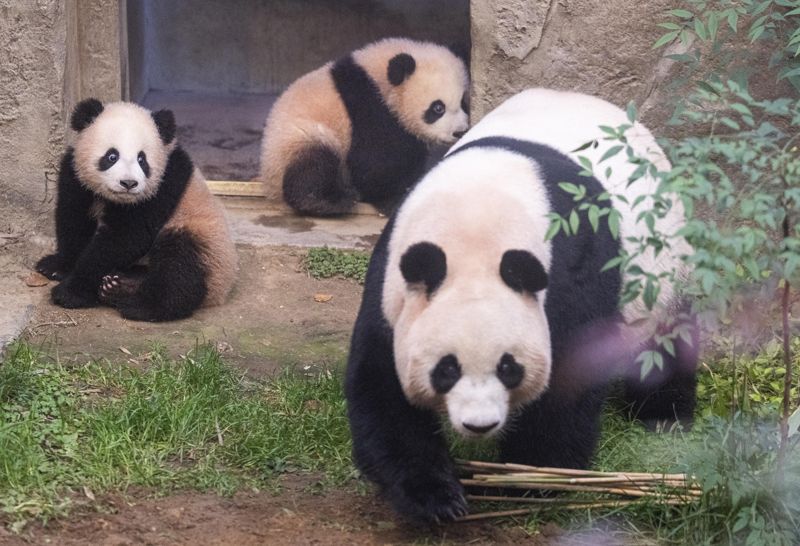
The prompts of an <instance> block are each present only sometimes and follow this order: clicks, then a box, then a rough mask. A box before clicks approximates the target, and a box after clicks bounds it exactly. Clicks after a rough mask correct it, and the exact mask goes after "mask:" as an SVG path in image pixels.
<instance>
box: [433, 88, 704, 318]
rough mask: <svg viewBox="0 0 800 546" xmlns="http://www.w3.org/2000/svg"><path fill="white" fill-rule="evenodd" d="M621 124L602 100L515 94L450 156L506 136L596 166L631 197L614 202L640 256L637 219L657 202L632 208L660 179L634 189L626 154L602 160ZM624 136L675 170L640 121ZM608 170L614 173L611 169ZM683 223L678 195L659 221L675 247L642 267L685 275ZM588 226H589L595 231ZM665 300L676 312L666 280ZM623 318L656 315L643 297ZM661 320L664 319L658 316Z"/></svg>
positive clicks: (647, 258)
mask: <svg viewBox="0 0 800 546" xmlns="http://www.w3.org/2000/svg"><path fill="white" fill-rule="evenodd" d="M622 125H630V121H629V120H628V117H627V114H626V112H624V111H623V110H622V109H620V108H618V107H617V106H615V105H613V104H611V103H610V102H608V101H605V100H603V99H601V98H598V97H593V96H591V95H585V94H582V93H576V92H570V91H558V90H555V89H543V88H535V89H528V90H526V91H522V92H521V93H518V94H517V95H514V96H513V97H511V98H510V99H508V100H507V101H505V102H504V103H503V104H501V105H500V106H498V107H497V108H496V109H495V110H493V111H492V112H490V113H489V114H488V115H486V116H485V117H484V118H483V119H482V120H481V121H480V122H478V123H477V124H476V125H475V126H474V127H473V128H472V129H470V131H469V132H468V133H467V134H466V135H465V136H464V137H463V138H462V139H460V140H459V141H458V142H457V143H456V144H455V145H454V146H453V147H452V148H451V149H450V152H449V153H453V152H455V151H456V150H458V149H459V148H461V147H463V146H465V145H467V144H468V143H470V142H473V141H476V140H479V139H482V138H486V137H496V136H505V137H510V138H516V139H519V140H523V141H529V142H536V143H540V144H544V145H546V146H549V147H551V148H554V149H555V150H558V151H559V152H561V153H563V154H565V155H566V156H568V157H570V158H571V159H573V160H574V161H576V162H578V161H579V159H578V158H579V157H586V158H588V159H589V160H590V161H591V162H592V165H593V166H594V171H595V172H594V177H595V178H596V179H597V180H598V181H599V182H600V183H601V184H602V185H603V187H604V188H606V189H607V190H608V191H609V192H611V194H612V196H615V195H619V194H624V195H625V197H626V200H627V201H628V203H627V204H626V203H625V202H623V201H620V200H619V199H618V198H616V197H612V203H613V206H614V208H615V209H617V210H619V211H620V212H621V214H622V220H621V223H620V237H621V240H622V245H623V247H624V248H625V249H626V250H627V251H628V252H631V253H634V252H636V250H637V249H636V246H637V245H635V244H634V243H632V242H631V241H629V240H628V239H627V238H628V237H631V236H633V237H641V236H646V235H647V234H648V233H647V226H646V224H645V223H644V221H637V218H638V216H639V214H640V213H641V212H642V211H644V210H647V208H649V207H650V206H651V203H652V200H651V199H649V198H647V199H645V200H644V201H642V202H641V203H640V204H639V205H638V206H637V207H636V208H635V209H632V208H631V205H633V203H634V202H635V201H636V198H637V197H639V196H640V195H652V194H654V193H655V192H656V189H657V187H658V181H657V180H656V179H654V178H652V177H650V176H644V177H642V178H640V179H638V180H637V181H636V182H634V183H633V184H632V185H630V187H628V180H629V178H630V176H631V175H632V174H633V173H634V171H635V170H636V165H634V164H633V163H631V162H630V161H629V160H628V156H627V154H626V153H625V151H624V150H623V151H620V152H619V153H617V154H616V155H614V156H613V157H610V158H608V159H606V160H605V161H603V162H602V163H600V160H601V158H602V157H603V155H604V154H605V153H606V152H607V151H608V150H609V148H611V147H612V146H616V145H619V144H620V142H619V141H617V140H605V138H606V137H608V135H607V134H606V133H605V132H603V130H602V129H601V128H600V127H601V126H606V127H612V128H617V127H620V126H622ZM625 137H626V139H627V143H628V144H629V145H630V146H631V148H633V150H634V152H635V154H636V155H637V156H638V157H642V158H646V159H647V160H649V161H651V162H653V164H655V165H656V167H658V169H659V171H667V170H669V169H670V163H669V160H668V159H667V157H666V155H665V154H664V151H663V150H662V149H661V147H660V146H659V145H658V143H657V142H656V139H655V137H654V136H653V134H652V133H651V132H650V131H649V130H648V129H647V128H646V127H645V126H643V125H642V124H641V123H638V122H636V123H634V124H633V126H632V127H631V128H629V129H628V130H627V131H626V132H625ZM592 140H596V141H597V146H596V147H593V146H590V147H588V148H585V149H582V150H580V151H576V150H577V149H578V148H580V147H581V146H582V145H584V144H586V143H587V142H589V141H592ZM609 168H610V171H609V170H607V169H609ZM609 175H610V176H609ZM684 220H685V214H684V208H683V204H682V202H681V201H680V199H679V198H677V196H674V195H673V196H672V209H671V210H670V211H669V213H668V214H667V216H666V217H664V218H661V219H658V220H657V221H656V224H655V230H656V232H657V233H659V234H661V235H663V236H666V237H668V239H669V241H670V245H671V248H669V249H665V250H663V251H662V252H661V253H660V254H659V255H658V256H655V255H654V253H653V252H652V251H651V250H649V251H647V252H645V253H643V254H642V255H641V256H639V257H638V258H637V259H636V260H635V263H637V264H638V265H639V266H640V267H641V268H642V269H643V270H644V271H647V272H653V273H656V274H659V273H662V272H673V271H674V272H676V277H677V278H679V279H680V278H683V277H685V276H686V274H687V272H686V265H685V263H684V261H683V259H682V256H685V255H688V254H689V252H690V251H691V249H690V247H689V245H688V243H687V242H686V241H685V240H684V239H683V238H682V237H677V236H675V234H676V232H677V231H678V230H679V229H680V228H681V226H682V225H683V222H684ZM584 228H585V229H588V226H584ZM659 302H660V303H661V304H662V305H664V306H667V307H671V306H672V304H673V303H674V290H673V286H672V284H671V283H669V282H664V283H662V285H661V293H660V295H659ZM624 313H625V317H626V320H627V322H629V323H633V322H637V323H640V324H641V320H640V319H643V318H650V317H653V314H652V313H650V312H649V311H648V310H647V309H646V307H645V305H644V302H643V300H642V298H638V299H637V300H635V301H634V302H631V303H630V304H629V305H627V306H626V307H625V309H624ZM656 316H658V317H659V318H663V316H659V315H658V314H657V315H656ZM652 326H653V324H650V325H649V326H645V325H644V324H642V327H644V328H646V329H647V330H650V329H651V328H652Z"/></svg>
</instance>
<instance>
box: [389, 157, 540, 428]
mask: <svg viewBox="0 0 800 546" xmlns="http://www.w3.org/2000/svg"><path fill="white" fill-rule="evenodd" d="M500 154H502V155H500ZM495 155H497V157H495ZM487 180H489V181H500V180H502V184H500V183H497V184H489V186H490V187H491V188H492V190H491V191H487V183H486V181H487ZM537 183H539V184H540V182H539V179H538V178H537V175H536V173H535V171H534V168H533V166H532V164H531V162H530V161H528V160H527V159H525V158H522V157H518V156H514V155H512V154H508V153H503V152H497V153H495V152H493V151H488V152H487V151H480V152H472V151H467V152H463V153H462V154H459V155H458V156H457V157H454V158H447V159H445V160H444V161H443V162H442V163H440V164H439V165H438V166H437V167H436V168H435V169H434V170H432V171H431V172H430V173H429V174H428V175H427V176H426V178H425V179H424V180H423V181H422V182H421V183H420V185H419V186H417V188H416V189H415V191H414V192H413V193H412V194H411V196H410V197H409V199H408V200H407V201H406V203H405V204H404V205H403V206H402V207H401V209H400V211H399V213H398V216H397V218H396V221H395V228H394V231H393V233H392V238H391V239H390V242H389V259H388V263H387V271H386V279H385V284H384V299H383V310H384V314H385V316H386V317H387V319H388V321H389V323H390V324H391V325H392V327H393V331H394V356H395V364H396V369H397V373H398V377H399V379H400V383H401V385H402V387H403V390H404V393H405V395H406V397H407V398H408V400H409V401H410V402H411V403H412V404H415V405H417V406H421V407H428V408H437V409H442V410H446V412H447V415H448V418H449V420H450V422H451V424H452V426H453V428H454V429H455V430H456V431H458V432H459V433H461V434H463V435H465V436H489V435H492V434H495V433H497V432H498V431H500V430H502V429H503V427H504V426H505V425H506V423H507V420H508V418H509V415H510V414H511V413H512V412H513V411H514V410H515V409H516V408H518V407H520V406H521V405H523V404H525V403H527V402H530V401H532V400H535V399H537V398H538V397H539V396H541V394H542V393H543V392H544V391H545V389H546V388H547V385H548V382H549V378H550V368H551V348H550V332H549V327H548V323H547V317H546V315H545V310H544V305H545V297H546V289H545V287H546V284H547V273H546V270H547V267H549V262H550V248H549V245H548V243H546V242H545V241H544V233H545V232H546V229H547V219H546V213H547V210H546V209H547V205H546V203H543V202H542V200H536V199H532V198H531V197H532V196H535V195H536V194H535V192H531V189H530V188H531V185H535V184H537ZM539 195H542V194H539ZM537 233H541V234H542V237H541V241H538V242H537V238H536V234H537Z"/></svg>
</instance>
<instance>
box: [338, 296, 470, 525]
mask: <svg viewBox="0 0 800 546" xmlns="http://www.w3.org/2000/svg"><path fill="white" fill-rule="evenodd" d="M362 313H363V310H362ZM386 329H388V326H385V322H384V321H383V319H382V317H381V316H380V315H373V316H365V315H364V314H362V315H360V316H359V320H358V322H357V324H356V327H355V333H354V337H353V343H352V348H351V353H350V360H349V364H348V372H347V381H346V385H345V392H346V394H347V403H348V416H349V418H350V428H351V431H352V435H353V456H354V459H355V463H356V465H357V466H358V468H359V469H360V470H361V471H362V472H363V473H364V475H365V476H366V477H367V478H369V479H370V480H372V481H373V482H375V483H376V484H378V486H379V487H380V488H381V490H382V492H383V494H384V495H385V496H386V497H387V499H388V500H389V501H390V502H391V503H392V505H393V507H394V509H395V510H396V511H397V512H399V513H400V514H402V515H403V516H406V517H408V518H410V519H411V520H414V521H420V522H441V521H449V520H452V519H454V518H456V517H458V516H461V515H463V514H465V513H466V500H465V498H464V490H463V488H462V486H461V484H460V483H459V481H458V479H457V478H456V474H455V469H454V467H453V463H452V460H451V458H450V455H449V453H448V448H447V445H446V443H445V440H444V437H443V435H442V433H441V430H440V429H441V425H440V423H439V420H438V417H437V415H436V414H435V413H433V412H431V411H426V410H422V409H419V408H415V407H413V406H411V405H410V404H409V403H408V401H407V400H406V398H405V396H404V395H403V392H402V389H401V387H400V382H399V380H398V378H397V375H396V373H395V369H394V358H393V353H392V343H391V341H390V340H391V336H390V334H388V333H387V332H386V331H385V330H386Z"/></svg>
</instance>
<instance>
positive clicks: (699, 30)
mask: <svg viewBox="0 0 800 546" xmlns="http://www.w3.org/2000/svg"><path fill="white" fill-rule="evenodd" d="M694 33H695V34H697V37H698V38H700V39H701V40H703V41H704V42H705V41H706V40H708V33H707V32H706V27H705V25H704V24H703V21H702V20H701V19H695V20H694Z"/></svg>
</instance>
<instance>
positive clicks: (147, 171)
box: [136, 152, 150, 178]
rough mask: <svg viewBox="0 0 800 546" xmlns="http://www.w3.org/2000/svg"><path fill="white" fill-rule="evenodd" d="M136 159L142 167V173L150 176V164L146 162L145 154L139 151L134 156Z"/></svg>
mask: <svg viewBox="0 0 800 546" xmlns="http://www.w3.org/2000/svg"><path fill="white" fill-rule="evenodd" d="M136 161H137V162H138V163H139V167H141V168H142V172H143V173H144V175H145V176H146V177H147V178H150V164H149V163H148V162H147V154H145V153H144V152H139V155H137V156H136Z"/></svg>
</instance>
